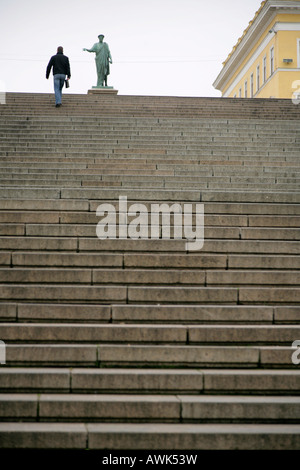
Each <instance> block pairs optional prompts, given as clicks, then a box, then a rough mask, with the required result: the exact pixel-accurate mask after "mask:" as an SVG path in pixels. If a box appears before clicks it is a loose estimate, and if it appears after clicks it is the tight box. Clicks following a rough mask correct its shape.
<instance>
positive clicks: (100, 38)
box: [98, 34, 104, 42]
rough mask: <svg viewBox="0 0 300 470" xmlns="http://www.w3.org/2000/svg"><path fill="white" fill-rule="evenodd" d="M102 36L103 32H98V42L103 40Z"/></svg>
mask: <svg viewBox="0 0 300 470" xmlns="http://www.w3.org/2000/svg"><path fill="white" fill-rule="evenodd" d="M103 38H104V34H99V36H98V39H99V41H100V42H102V41H103Z"/></svg>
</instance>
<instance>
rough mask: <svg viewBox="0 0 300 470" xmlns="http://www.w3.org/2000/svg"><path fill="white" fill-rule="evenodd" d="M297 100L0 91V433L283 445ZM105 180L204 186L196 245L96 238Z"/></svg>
mask: <svg viewBox="0 0 300 470" xmlns="http://www.w3.org/2000/svg"><path fill="white" fill-rule="evenodd" d="M299 118H300V111H299V107H297V106H295V105H293V104H292V102H291V101H290V100H250V99H249V100H244V99H243V100H237V99H235V100H233V99H218V98H172V97H141V96H95V95H86V96H84V95H65V96H64V97H63V106H62V107H61V108H59V109H56V108H55V107H54V100H53V95H43V94H41V95H39V94H17V93H9V94H8V95H7V104H6V105H1V106H0V141H1V146H0V166H1V170H2V171H1V177H0V180H1V181H0V185H1V187H0V250H1V251H0V263H1V266H0V284H1V288H0V319H1V324H0V339H1V340H2V341H4V342H5V344H6V364H5V365H2V366H0V421H1V423H0V447H1V448H2V449H4V448H19V449H20V448H35V449H36V448H40V449H45V448H51V449H53V448H65V449H85V448H88V449H112V450H117V449H170V450H176V449H189V450H207V449H210V450H218V449H220V450H228V449H272V450H274V449H276V450H277V449H299V447H300V395H299V390H300V365H297V364H293V362H292V353H293V352H294V350H293V349H292V343H293V342H294V341H295V340H300V326H299V316H300V315H299V313H300V287H299V286H300V256H299V255H300V245H299V238H300V237H299V234H300V230H299V225H300V205H299V202H300V191H299V188H300V186H299V183H300V160H299V150H300V134H299V131H300V124H299ZM119 196H127V198H128V206H129V205H130V204H132V203H142V204H144V206H145V207H146V209H147V210H149V212H150V208H151V206H152V204H154V203H160V204H161V203H168V204H173V203H179V204H180V203H181V204H182V203H185V204H192V205H193V206H192V207H193V208H194V207H195V205H196V204H197V203H198V204H199V203H201V204H204V211H205V242H204V246H203V248H202V249H201V250H200V251H188V250H187V249H186V243H185V242H186V240H184V239H171V240H168V239H158V240H154V239H149V240H145V239H142V240H132V239H130V238H128V239H116V240H112V239H107V240H100V239H98V238H97V236H96V226H97V223H98V222H99V217H98V216H97V214H96V210H97V207H98V206H99V204H102V203H107V202H108V203H111V204H115V205H117V203H118V199H119ZM116 207H117V206H116ZM194 217H195V214H194ZM160 222H161V221H160ZM194 222H195V219H194ZM158 229H159V233H160V235H162V231H163V227H162V226H161V223H160V225H159V228H158Z"/></svg>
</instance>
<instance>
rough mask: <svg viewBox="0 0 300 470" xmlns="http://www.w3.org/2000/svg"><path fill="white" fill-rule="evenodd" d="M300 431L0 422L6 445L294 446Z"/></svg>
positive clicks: (298, 442)
mask: <svg viewBox="0 0 300 470" xmlns="http://www.w3.org/2000/svg"><path fill="white" fill-rule="evenodd" d="M299 434H300V426H299V425H298V424H289V425H282V424H281V425H278V424H277V425H276V424H260V425H257V424H174V423H171V424H157V423H155V424H154V423H153V424H147V425H145V424H127V423H124V424H122V423H102V424H98V423H97V424H96V423H95V424H92V423H91V424H87V425H84V424H80V423H17V422H15V423H0V439H1V447H2V448H4V449H7V448H8V449H11V448H18V449H23V448H26V449H105V450H106V451H107V450H108V449H114V450H115V449H123V450H131V449H133V448H134V449H136V450H140V449H147V450H151V449H153V450H155V449H165V450H170V451H171V452H173V453H174V451H176V450H180V451H183V450H187V451H188V450H191V449H197V450H198V451H199V450H254V449H260V450H274V449H276V450H298V449H299V446H300V438H299ZM189 457H191V456H190V455H189ZM151 459H152V457H151ZM196 460H197V459H196ZM196 460H195V461H196ZM151 461H152V462H153V461H154V457H153V460H151ZM149 462H150V460H149Z"/></svg>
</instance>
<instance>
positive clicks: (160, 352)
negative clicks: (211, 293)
mask: <svg viewBox="0 0 300 470" xmlns="http://www.w3.org/2000/svg"><path fill="white" fill-rule="evenodd" d="M293 339H294V338H293ZM291 345H292V342H291V343H290V346H286V347H285V346H259V345H253V346H247V345H245V346H243V345H240V346H223V345H220V346H197V345H188V346H187V345H176V346H173V345H172V346H171V345H169V344H167V345H161V346H153V345H134V344H129V345H118V344H102V345H98V344H94V343H93V344H92V343H90V344H89V343H82V344H78V343H63V344H37V343H35V344H30V343H29V342H28V343H26V344H25V343H24V344H19V343H18V344H17V343H15V344H14V343H8V344H7V346H6V363H7V364H8V365H9V366H10V367H11V366H29V365H30V366H40V365H43V366H48V367H49V366H50V367H51V366H63V367H68V366H74V367H76V366H77V367H79V366H81V367H88V366H93V367H104V368H106V367H122V368H124V367H125V368H126V367H137V368H141V367H151V368H160V367H171V368H173V367H179V368H189V367H191V368H195V367H204V368H218V367H229V368H245V369H250V368H254V369H256V368H258V369H261V368H264V369H267V368H277V369H280V368H282V369H294V368H295V367H296V366H295V365H294V364H293V362H292V354H291V352H292V349H291Z"/></svg>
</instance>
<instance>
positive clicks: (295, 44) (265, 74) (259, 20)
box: [213, 0, 300, 98]
mask: <svg viewBox="0 0 300 470" xmlns="http://www.w3.org/2000/svg"><path fill="white" fill-rule="evenodd" d="M213 85H214V87H215V88H216V89H217V90H220V91H221V92H222V96H223V97H236V98H252V97H253V98H297V96H299V95H298V93H299V94H300V0H294V1H290V0H266V1H263V2H262V3H261V6H260V8H259V10H258V11H257V12H256V14H255V16H254V18H253V20H252V21H250V23H249V25H248V27H247V28H246V29H245V31H244V33H243V35H242V37H241V38H239V40H238V42H237V44H236V45H235V46H234V48H233V49H232V51H231V53H230V54H229V56H228V57H227V59H226V60H225V62H224V63H223V68H222V70H221V72H220V73H219V75H218V77H217V78H216V80H215V81H214V83H213Z"/></svg>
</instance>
